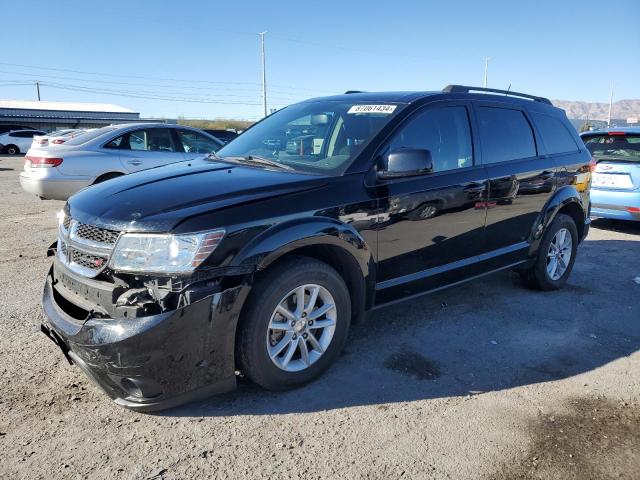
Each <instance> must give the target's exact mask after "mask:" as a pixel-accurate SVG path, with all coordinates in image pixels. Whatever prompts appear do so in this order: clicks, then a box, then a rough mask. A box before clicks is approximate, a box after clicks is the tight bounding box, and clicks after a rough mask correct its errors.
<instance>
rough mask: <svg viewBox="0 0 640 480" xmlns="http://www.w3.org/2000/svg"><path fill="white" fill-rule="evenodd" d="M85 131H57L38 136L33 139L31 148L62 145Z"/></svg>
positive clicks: (73, 129)
mask: <svg viewBox="0 0 640 480" xmlns="http://www.w3.org/2000/svg"><path fill="white" fill-rule="evenodd" d="M84 132H85V130H80V129H77V128H70V129H65V130H55V131H53V132H49V133H47V134H45V135H36V136H34V137H33V142H32V143H31V148H42V147H45V146H47V145H62V144H63V143H64V142H66V141H67V140H71V139H72V138H74V137H77V136H78V135H80V134H82V133H84Z"/></svg>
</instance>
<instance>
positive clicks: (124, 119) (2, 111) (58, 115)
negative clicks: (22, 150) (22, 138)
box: [0, 100, 140, 131]
mask: <svg viewBox="0 0 640 480" xmlns="http://www.w3.org/2000/svg"><path fill="white" fill-rule="evenodd" d="M138 121H140V113H138V112H134V111H133V110H129V109H128V108H124V107H119V106H118V105H109V104H105V103H70V102H41V101H29V100H0V129H2V130H8V129H11V130H15V129H18V128H23V127H28V128H35V129H38V130H45V131H51V130H56V129H62V128H95V127H102V126H105V125H111V124H114V123H128V122H138ZM3 127H4V128H3ZM7 127H10V128H7Z"/></svg>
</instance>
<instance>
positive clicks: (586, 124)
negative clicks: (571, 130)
mask: <svg viewBox="0 0 640 480" xmlns="http://www.w3.org/2000/svg"><path fill="white" fill-rule="evenodd" d="M592 129H593V123H591V122H590V121H589V120H587V121H586V122H584V123H583V124H582V125H581V126H580V133H582V132H589V131H591V130H592Z"/></svg>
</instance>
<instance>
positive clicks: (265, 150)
mask: <svg viewBox="0 0 640 480" xmlns="http://www.w3.org/2000/svg"><path fill="white" fill-rule="evenodd" d="M400 110H401V106H399V105H397V104H376V105H361V104H354V103H352V102H340V101H318V102H308V103H299V104H296V105H291V106H289V107H287V108H285V109H283V110H280V111H279V112H276V113H274V114H273V115H271V116H270V117H268V118H266V119H265V120H263V121H262V122H260V123H258V124H257V125H255V126H253V127H251V128H250V129H249V130H247V131H246V132H244V133H243V134H242V135H240V136H239V137H238V138H236V139H235V140H233V141H231V143H229V144H228V145H226V146H225V147H223V148H222V149H221V150H219V151H218V155H219V156H220V157H223V158H224V157H234V158H238V157H241V158H245V159H248V160H251V159H252V158H258V159H259V158H262V159H265V160H269V161H270V162H271V163H273V162H277V163H279V164H281V165H284V166H285V167H289V168H290V169H294V170H298V171H303V172H307V173H319V174H324V175H341V174H342V173H344V171H345V170H346V169H347V168H348V167H349V165H351V163H352V162H353V159H354V158H355V157H356V156H357V155H358V153H360V152H361V151H362V149H363V148H364V147H365V146H366V145H367V144H368V143H369V141H370V140H371V139H372V138H373V137H374V136H375V135H376V134H377V133H378V132H379V131H380V130H381V129H382V127H383V126H384V125H385V124H387V122H389V120H390V119H391V118H393V117H394V116H395V115H397V114H398V112H399V111H400Z"/></svg>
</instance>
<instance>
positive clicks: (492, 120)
mask: <svg viewBox="0 0 640 480" xmlns="http://www.w3.org/2000/svg"><path fill="white" fill-rule="evenodd" d="M478 121H479V124H480V141H481V143H482V160H483V162H484V163H496V162H503V161H505V160H517V159H519V158H529V157H535V156H536V144H535V140H534V138H533V131H532V130H531V125H529V122H528V121H527V117H525V116H524V113H522V112H521V111H520V110H511V109H506V108H494V107H480V108H479V109H478Z"/></svg>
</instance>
